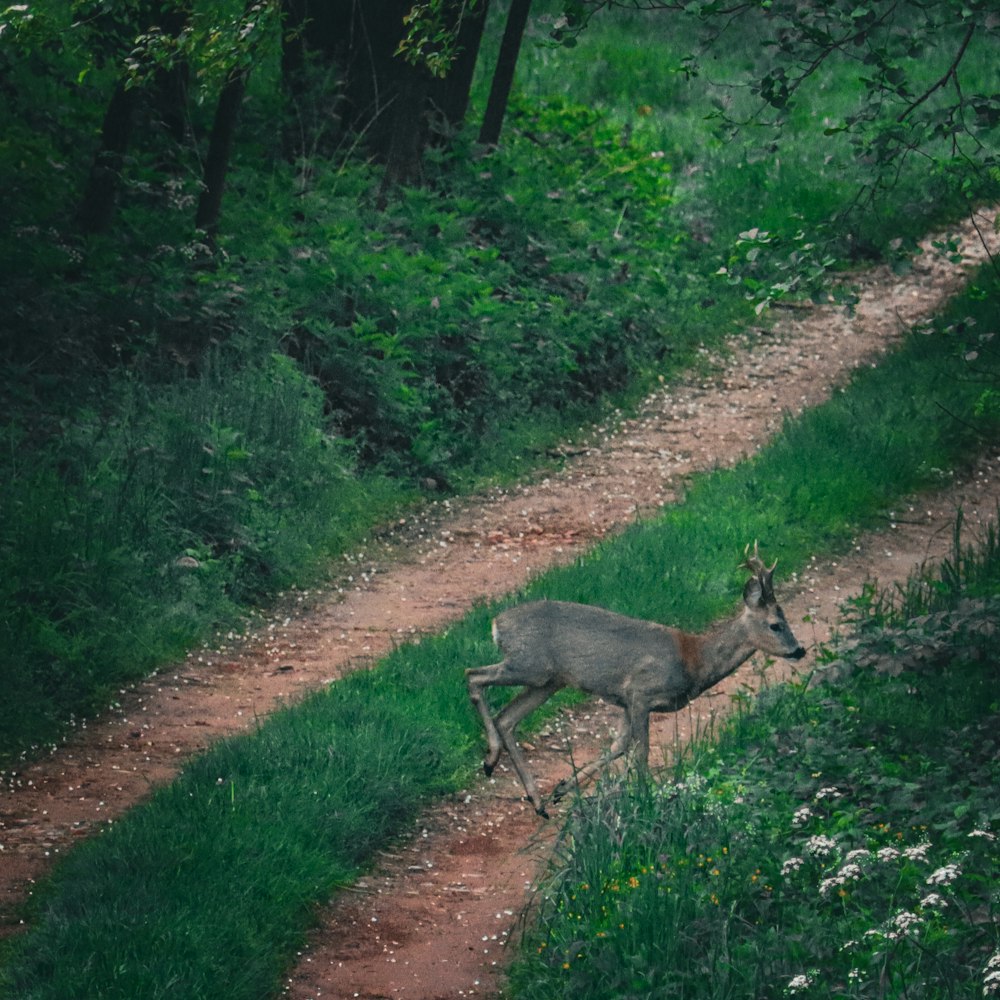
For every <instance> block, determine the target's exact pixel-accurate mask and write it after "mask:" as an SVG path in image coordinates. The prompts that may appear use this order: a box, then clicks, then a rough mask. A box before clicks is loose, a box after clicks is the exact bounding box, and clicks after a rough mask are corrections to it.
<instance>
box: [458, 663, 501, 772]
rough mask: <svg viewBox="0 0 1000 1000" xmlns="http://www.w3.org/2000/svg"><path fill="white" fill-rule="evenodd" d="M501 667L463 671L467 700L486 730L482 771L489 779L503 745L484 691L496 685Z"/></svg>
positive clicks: (497, 665)
mask: <svg viewBox="0 0 1000 1000" xmlns="http://www.w3.org/2000/svg"><path fill="white" fill-rule="evenodd" d="M502 667H503V664H502V663H495V664H494V665H493V666H491V667H472V668H471V669H469V670H466V671H465V682H466V684H467V686H468V688H469V700H470V701H471V702H472V704H473V705H475V706H476V711H477V712H479V715H480V718H482V720H483V728H484V729H485V730H486V741H487V743H488V744H489V750H488V751H487V753H486V759H485V760H484V761H483V770H484V771H485V772H486V776H487V777H489V776H490V775H491V774H492V773H493V768H495V767H496V765H497V761H498V760H499V759H500V750H501V747H502V746H503V744H502V743H501V741H500V734H499V733H498V732H497V727H496V725H495V723H494V722H493V716H492V715H490V707H489V705H487V704H486V696H485V689H486V688H487V687H488V686H489V685H490V684H495V683H496V674H497V671H498V670H499V669H500V668H502Z"/></svg>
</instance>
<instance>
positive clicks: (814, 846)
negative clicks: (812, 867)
mask: <svg viewBox="0 0 1000 1000" xmlns="http://www.w3.org/2000/svg"><path fill="white" fill-rule="evenodd" d="M836 846H837V842H836V841H835V840H834V839H833V837H828V836H826V834H824V833H817V834H815V835H814V836H812V837H810V838H809V839H808V840H807V841H806V850H807V851H808V852H809V853H810V854H812V855H813V856H814V857H817V858H825V857H826V856H827V855H828V854H830V853H831V852H832V851H833V849H834V848H835V847H836Z"/></svg>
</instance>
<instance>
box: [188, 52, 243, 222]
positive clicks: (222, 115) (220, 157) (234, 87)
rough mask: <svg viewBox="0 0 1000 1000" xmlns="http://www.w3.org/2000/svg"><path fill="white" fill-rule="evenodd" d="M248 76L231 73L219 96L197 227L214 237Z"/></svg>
mask: <svg viewBox="0 0 1000 1000" xmlns="http://www.w3.org/2000/svg"><path fill="white" fill-rule="evenodd" d="M247 76H248V71H247V70H246V69H243V68H237V69H233V70H231V71H230V73H229V77H228V79H227V80H226V83H225V86H223V88H222V93H221V94H220V95H219V103H218V105H217V106H216V109H215V119H214V120H213V122H212V134H211V136H210V138H209V142H208V156H207V157H206V158H205V174H204V178H203V182H204V187H203V189H202V192H201V197H200V198H199V199H198V214H197V215H196V216H195V225H196V226H197V227H198V228H199V229H203V230H204V231H205V232H206V233H207V234H208V235H209V236H210V237H213V236H215V234H216V232H217V231H218V228H219V215H220V213H221V211H222V192H223V190H224V189H225V186H226V172H227V171H228V170H229V157H230V155H231V153H232V150H233V138H234V137H235V135H236V122H237V120H238V119H239V113H240V105H241V104H242V103H243V94H244V93H245V91H246V85H247Z"/></svg>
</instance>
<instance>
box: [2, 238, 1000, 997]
mask: <svg viewBox="0 0 1000 1000" xmlns="http://www.w3.org/2000/svg"><path fill="white" fill-rule="evenodd" d="M984 229H985V230H987V231H988V230H989V226H986V227H984ZM963 242H964V244H965V246H966V249H967V252H968V255H969V258H970V261H972V260H974V259H981V258H982V256H983V255H984V251H983V248H982V247H981V245H980V244H979V243H978V240H977V238H976V236H975V233H974V231H973V230H972V227H971V226H969V227H966V231H965V232H964V234H963ZM994 252H996V248H994ZM962 281H963V274H962V269H961V268H956V267H954V266H952V265H950V264H948V263H947V261H945V260H944V259H943V258H941V257H939V256H937V255H936V254H935V253H934V252H933V251H931V250H930V249H929V243H928V252H927V253H925V254H924V255H923V256H922V257H920V258H919V259H918V261H917V262H916V265H915V267H914V269H913V271H912V272H911V273H910V274H908V275H907V276H906V277H905V278H898V277H896V276H893V275H892V274H890V273H889V272H888V271H885V270H878V271H875V272H873V273H871V274H869V275H866V276H865V277H864V279H863V281H862V290H863V294H862V301H861V303H860V305H859V306H858V309H857V310H856V315H855V316H854V317H853V318H848V317H846V316H845V315H843V313H842V312H840V311H837V310H835V309H826V308H822V309H820V308H817V309H801V310H800V309H796V310H792V311H790V312H789V313H788V314H787V315H786V316H785V317H784V318H783V319H782V321H781V323H780V324H779V326H778V328H777V329H776V330H774V331H773V332H772V333H771V334H768V335H763V334H759V333H756V332H751V333H750V334H748V335H747V336H746V337H745V338H744V343H743V344H742V345H736V350H735V351H734V353H733V354H731V355H730V356H727V357H721V356H714V355H710V354H708V353H706V355H705V358H704V362H705V364H704V368H703V371H702V372H701V373H700V374H698V375H697V376H695V377H692V378H689V379H688V380H686V381H683V382H681V383H678V384H673V385H670V386H668V387H665V388H664V389H663V391H661V392H659V393H657V394H655V395H653V396H651V397H650V398H649V399H648V400H647V401H646V404H645V405H644V406H643V408H642V410H641V412H640V413H639V414H638V415H637V416H636V417H634V418H632V419H629V420H627V421H624V422H622V423H621V425H620V426H619V427H616V428H614V429H612V428H611V427H610V426H609V427H606V428H597V429H595V431H594V434H593V438H592V441H591V442H589V444H588V446H587V447H585V448H583V449H582V450H581V451H580V453H578V454H575V455H573V456H571V457H568V458H567V461H566V463H565V467H564V469H563V470H562V471H560V472H559V473H558V474H553V475H552V476H551V477H549V478H547V479H544V480H542V481H541V482H536V483H531V484H526V485H524V486H521V487H518V488H517V489H513V490H510V491H495V492H493V493H491V494H489V495H487V496H482V497H476V498H472V499H469V500H466V501H462V502H460V503H458V502H456V503H448V502H445V503H442V504H439V505H437V506H436V507H435V508H433V509H431V510H429V511H428V512H426V514H424V515H422V516H421V517H419V518H414V519H411V520H410V521H409V522H408V523H401V524H400V525H398V526H396V530H394V531H393V532H391V533H389V534H388V535H387V536H386V537H385V538H383V539H381V540H379V541H378V542H377V543H374V544H373V545H372V546H371V548H370V549H369V551H367V552H365V553H357V554H354V555H353V556H352V557H351V558H350V559H348V560H346V561H345V563H344V568H343V579H342V586H341V587H340V588H339V589H338V588H334V589H333V590H332V591H331V592H329V593H319V594H309V593H293V594H290V595H287V598H286V601H285V602H284V606H283V608H282V609H281V611H279V612H278V613H276V614H273V615H272V616H271V617H270V618H269V619H268V620H266V621H261V623H260V624H259V625H258V626H257V627H255V628H254V629H253V630H252V632H250V633H249V634H247V635H241V636H237V635H232V634H231V635H228V636H221V635H220V636H219V637H218V642H217V643H216V644H215V646H214V647H213V648H211V649H204V650H201V651H198V652H196V653H193V654H191V656H190V657H188V660H187V661H186V662H184V663H183V664H180V665H178V666H176V667H175V668H173V669H171V670H165V671H161V672H160V673H159V674H158V675H157V676H155V677H153V678H151V679H150V680H149V681H147V682H145V683H143V684H142V685H139V686H138V687H137V688H135V689H134V690H130V691H127V692H124V691H123V692H122V693H121V698H120V705H118V706H115V707H114V708H113V709H112V710H111V711H109V713H108V714H107V715H106V716H105V717H104V718H102V719H100V720H98V721H97V722H93V723H90V724H89V725H87V726H85V727H81V728H80V730H79V731H78V732H77V733H75V734H74V735H73V736H72V738H71V739H69V740H68V741H67V742H66V744H65V745H64V746H61V747H60V748H58V749H57V750H56V751H54V752H53V753H52V754H51V755H50V756H48V757H46V758H45V759H43V760H41V761H39V762H37V763H34V764H32V765H30V766H25V767H24V769H23V770H21V771H19V772H17V773H6V774H3V775H2V776H0V778H2V787H0V859H2V863H0V933H12V932H15V931H16V930H17V928H18V926H19V921H18V917H17V907H18V906H19V904H20V903H21V902H22V901H23V900H24V899H25V897H26V896H27V895H28V894H30V892H31V888H32V885H33V883H34V880H35V879H37V878H38V877H39V876H40V875H42V874H43V873H44V872H45V871H46V870H47V869H48V867H49V866H50V864H51V863H52V860H53V858H54V857H55V856H56V855H58V854H59V852H60V851H64V850H66V849H67V848H68V847H69V846H70V845H71V843H72V842H73V841H74V840H76V839H78V838H80V837H82V836H86V835H87V834H88V833H90V832H92V831H93V830H94V829H95V828H96V827H98V826H99V825H100V824H103V823H106V822H108V821H110V820H112V819H114V817H116V816H118V815H120V814H121V813H122V812H124V811H125V810H126V809H127V808H129V807H130V806H132V805H134V804H135V803H136V802H137V801H140V800H141V799H143V798H144V797H145V796H146V795H147V794H148V792H149V791H150V789H151V788H152V787H154V786H156V785H158V784H161V783H163V782H166V781H168V780H170V778H172V777H173V775H174V774H176V772H177V770H178V769H179V768H180V766H181V765H182V764H183V763H184V761H185V760H186V759H187V758H188V757H189V756H190V755H191V754H192V753H195V752H197V751H199V750H201V749H203V748H205V747H206V746H208V745H209V744H210V743H211V742H213V741H214V740H216V739H218V738H220V737H222V736H225V735H228V734H230V733H233V732H236V731H239V730H241V729H244V728H246V727H248V726H250V725H252V724H254V722H255V720H257V719H259V718H260V717H261V716H263V715H265V714H267V713H268V712H269V711H271V710H273V709H274V708H275V707H276V706H278V705H280V704H283V703H286V702H287V701H288V700H290V699H294V698H295V697H296V696H297V695H299V694H300V693H301V692H303V691H305V690H308V689H311V688H314V687H316V686H317V685H319V684H323V683H326V682H328V681H330V680H331V679H335V678H336V677H339V676H341V675H342V674H343V673H344V672H345V671H348V670H350V669H352V667H353V666H355V665H356V664H357V663H358V661H359V659H368V658H371V657H375V656H378V655H380V654H381V653H383V652H385V651H387V650H388V649H389V648H390V647H391V646H392V644H393V643H396V642H398V641H399V640H400V639H401V638H404V637H406V636H408V635H410V634H415V633H419V632H423V631H427V630H431V629H436V628H439V627H441V626H442V625H444V624H446V623H447V622H448V621H450V620H453V619H454V618H456V617H457V616H459V615H460V614H462V612H463V611H464V610H465V609H466V608H468V607H469V606H470V604H471V603H472V602H473V601H474V600H477V599H482V598H490V597H495V596H499V595H501V594H503V593H507V592H509V591H511V590H513V589H516V588H517V587H518V586H520V585H522V584H523V583H524V582H526V581H527V580H528V579H529V578H530V577H531V576H532V575H534V574H536V573H537V572H539V571H541V570H542V569H544V568H546V567H547V566H550V565H553V564H554V563H557V562H560V561H565V560H568V559H571V558H572V557H573V556H574V555H575V554H576V553H578V552H580V551H581V550H582V549H584V548H585V547H586V546H587V545H589V544H591V543H592V541H593V540H594V539H597V538H600V537H602V536H603V535H605V534H607V533H608V532H611V531H614V530H616V529H619V528H620V527H622V526H624V525H625V524H627V523H629V522H631V521H632V520H633V519H634V518H635V517H636V516H638V515H641V514H642V513H643V512H646V511H650V510H652V509H655V508H656V507H658V506H660V505H661V504H663V503H665V502H669V501H670V500H673V499H675V498H677V497H678V496H679V495H680V494H682V493H683V490H684V485H685V482H686V479H687V477H688V476H689V475H690V474H691V473H693V472H695V471H698V470H701V469H705V468H709V467H714V466H718V465H728V464H731V463H733V462H735V461H737V460H739V459H740V458H742V457H744V456H745V455H746V454H748V453H749V452H751V451H753V450H754V449H756V448H757V447H759V446H760V445H761V444H763V443H764V442H765V441H766V440H767V439H768V437H769V436H770V435H771V434H772V433H773V432H774V430H775V429H776V428H777V427H778V426H779V425H780V422H781V420H782V419H783V414H784V413H786V412H791V413H797V412H799V411H800V410H801V409H802V408H804V407H806V406H813V405H816V404H817V403H819V402H821V401H822V400H823V399H825V398H826V397H827V396H828V395H829V393H830V391H831V388H832V386H834V385H835V384H837V383H838V382H839V381H841V380H842V378H843V377H844V375H845V373H846V372H847V371H848V370H849V369H851V368H853V367H855V366H856V365H858V364H862V363H875V359H876V358H877V356H878V354H879V353H881V352H882V351H884V350H885V349H886V348H887V347H888V346H889V345H890V344H891V343H892V342H893V340H894V339H895V338H896V337H897V336H898V335H899V333H900V332H901V331H902V330H903V329H905V328H907V327H908V326H910V325H912V324H914V323H916V322H919V321H921V320H922V319H925V318H927V317H928V316H929V315H931V314H932V313H933V312H934V311H935V310H936V309H937V308H938V306H939V305H940V303H941V301H942V299H944V298H945V297H947V296H948V295H949V294H951V293H952V292H953V291H954V290H956V289H957V288H958V287H959V286H960V285H961V283H962ZM995 468H996V463H995V462H993V464H990V461H989V460H987V461H986V463H985V464H984V465H983V467H982V468H981V469H980V470H979V471H978V472H977V473H976V474H975V475H974V476H973V478H972V479H971V480H970V481H969V482H968V483H965V484H962V485H959V486H956V487H955V488H953V489H952V490H951V491H950V492H947V493H945V494H942V496H941V497H939V498H935V499H934V500H922V501H920V508H919V509H918V510H914V511H906V512H901V514H900V519H899V520H898V521H897V522H896V524H897V526H896V527H895V528H888V529H887V535H886V537H884V538H879V539H878V540H868V539H865V540H859V548H858V550H857V551H856V552H855V553H854V555H853V556H852V558H851V559H850V560H848V561H845V562H842V564H841V565H840V566H827V565H821V564H818V563H817V564H816V566H815V568H814V570H813V571H811V572H810V573H809V574H807V575H806V577H805V578H804V579H803V580H802V581H800V584H801V585H802V589H801V592H800V594H799V596H798V597H797V598H796V599H794V600H792V599H789V596H788V595H790V594H791V593H792V592H793V590H794V583H793V582H790V581H784V585H783V587H781V590H780V593H781V594H783V595H786V596H785V599H784V603H785V606H786V611H787V612H788V614H789V619H790V621H792V622H793V623H794V622H796V621H799V620H801V618H802V616H803V615H804V614H805V613H806V612H807V610H809V609H810V608H815V613H816V616H817V619H818V621H817V624H816V625H815V628H816V630H817V637H820V636H821V635H822V630H823V629H824V628H825V627H827V626H826V624H825V623H829V622H833V621H835V619H836V604H837V603H839V600H840V599H841V598H842V597H843V596H844V595H845V594H846V593H849V592H850V591H852V590H856V589H857V587H858V586H859V584H860V583H861V581H862V580H863V579H864V578H865V577H866V576H872V575H875V576H878V577H879V578H881V579H894V578H902V577H903V576H905V574H906V572H907V571H908V569H909V568H910V566H911V565H912V564H913V563H914V562H917V561H920V560H921V559H923V558H924V557H926V556H927V555H928V554H934V553H935V552H937V551H939V550H941V549H942V547H943V546H944V544H945V542H946V541H947V533H948V529H949V525H950V520H951V517H952V515H953V513H954V509H955V506H956V505H957V504H959V503H961V504H962V505H963V507H964V508H965V510H966V516H967V520H968V521H969V523H970V524H972V523H974V521H975V513H974V511H976V510H981V511H983V512H985V515H987V516H988V515H990V514H992V513H993V512H994V511H995V509H996V497H997V490H998V486H997V476H996V475H995V472H994V470H995ZM925 505H926V506H927V507H928V510H927V511H925V510H924V507H925ZM904 540H905V543H904ZM889 551H891V552H892V556H891V557H890V556H887V555H886V554H885V553H886V552H889ZM834 588H840V589H839V590H838V589H834ZM799 628H800V630H801V626H799ZM800 638H802V639H803V641H810V637H809V636H808V635H800ZM747 673H748V668H744V669H743V670H742V671H740V675H738V676H739V677H743V676H744V675H746V674H747ZM735 683H740V680H739V679H737V680H736V681H735ZM724 701H725V694H724V693H723V694H718V695H716V696H715V698H714V699H712V698H705V699H701V700H700V701H699V703H698V709H699V712H698V713H694V712H693V711H692V712H691V713H689V714H688V715H687V716H685V717H684V718H682V719H678V720H676V721H677V729H676V734H675V729H674V721H673V718H671V721H669V722H667V723H661V728H660V730H659V737H658V738H659V739H660V740H661V741H664V740H665V741H667V742H669V741H670V740H672V739H674V738H675V736H676V737H677V738H680V737H682V736H683V731H685V730H686V729H688V728H690V727H691V726H694V725H700V724H702V723H701V721H700V720H701V719H702V718H703V717H704V713H705V712H706V711H711V709H712V706H713V705H716V704H720V703H724ZM613 723H614V718H613V717H612V716H608V715H607V714H606V713H605V712H604V711H603V710H602V709H601V708H600V707H591V708H589V709H587V710H586V711H584V712H580V713H576V715H575V716H574V717H573V718H572V719H566V720H563V721H561V722H560V723H559V724H558V726H557V727H554V728H553V730H552V731H551V732H550V733H547V734H542V736H540V737H539V738H538V749H539V760H538V761H536V762H535V767H536V768H537V770H538V773H539V775H540V776H542V785H543V787H547V786H549V785H550V783H551V780H554V774H555V772H556V771H557V770H558V769H559V768H562V769H563V770H566V769H568V763H567V761H566V751H565V746H566V744H565V740H566V735H565V734H566V733H569V732H572V733H573V740H572V742H573V745H574V747H576V748H577V749H578V750H579V755H580V757H581V758H583V759H586V758H587V757H588V756H589V754H590V753H591V752H592V751H593V752H596V749H595V748H596V747H597V746H599V745H600V744H601V743H603V742H606V740H607V738H608V730H609V726H611V725H613ZM584 744H592V745H587V746H584ZM550 751H558V752H550ZM550 760H551V763H550ZM518 795H519V792H518V790H517V789H516V788H515V787H514V786H513V785H512V784H511V783H510V780H509V777H507V776H505V775H503V774H501V773H500V772H499V771H498V774H497V776H496V777H495V778H494V779H493V781H492V782H485V781H483V782H482V783H481V784H480V785H478V786H476V787H475V788H470V789H469V790H468V793H467V795H466V796H463V797H461V798H459V799H457V800H456V801H455V802H453V803H450V804H446V805H444V806H443V807H442V808H441V809H439V810H436V811H435V813H434V814H433V815H432V816H428V817H427V818H426V819H425V821H424V822H425V825H426V827H427V829H426V830H418V831H416V832H415V836H414V840H413V843H412V844H411V845H409V846H408V847H406V848H405V849H403V850H402V851H401V852H400V854H399V855H398V856H386V857H385V858H384V861H385V865H384V870H382V869H381V868H380V870H379V871H378V872H376V873H373V874H372V876H371V877H370V878H369V879H368V880H367V881H366V882H365V883H363V884H362V885H361V886H359V887H358V890H357V892H354V893H348V894H345V898H344V899H343V900H342V901H339V902H337V903H336V904H335V906H334V907H333V908H332V909H331V911H330V913H329V914H327V915H325V918H324V921H325V922H324V925H323V927H322V928H321V929H320V930H319V931H317V933H316V934H315V935H314V937H313V942H312V945H311V947H310V949H309V951H308V952H307V953H306V954H305V955H304V956H303V960H302V962H301V963H300V965H299V967H298V968H297V969H296V970H295V971H294V973H293V974H292V976H291V977H290V981H289V985H288V991H289V995H291V996H294V997H320V996H323V997H341V996H343V997H354V996H358V997H364V998H368V1000H373V998H379V997H397V996H398V997H414V998H422V1000H430V998H436V997H457V996H464V995H483V994H484V993H489V992H491V991H494V990H495V983H494V981H493V979H492V976H493V970H494V969H495V968H496V966H495V965H494V963H496V962H499V961H500V959H501V956H502V952H503V947H502V943H503V941H504V940H505V939H506V935H507V933H508V932H509V929H510V926H511V923H512V921H513V915H514V914H515V913H516V912H517V911H518V909H519V908H520V906H521V905H522V903H523V901H524V891H525V887H526V884H527V883H529V882H530V881H531V879H532V877H533V874H534V872H535V863H536V862H535V855H534V853H533V852H532V851H531V850H530V849H527V850H524V849H525V848H528V845H530V844H531V843H532V840H533V837H534V835H535V833H536V832H537V831H538V830H539V829H540V826H539V822H538V820H537V819H536V817H535V816H534V813H533V812H532V811H531V810H530V809H529V808H527V807H525V806H524V805H523V804H522V803H520V801H519V799H518ZM539 849H540V848H539ZM508 911H509V912H508Z"/></svg>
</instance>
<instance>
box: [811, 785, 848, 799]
mask: <svg viewBox="0 0 1000 1000" xmlns="http://www.w3.org/2000/svg"><path fill="white" fill-rule="evenodd" d="M843 797H844V795H843V792H839V791H837V789H836V788H835V787H834V786H833V785H828V786H827V787H826V788H821V789H820V790H819V791H818V792H817V793H816V795H815V796H814V800H815V801H816V802H822V800H823V799H842V798H843Z"/></svg>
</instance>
